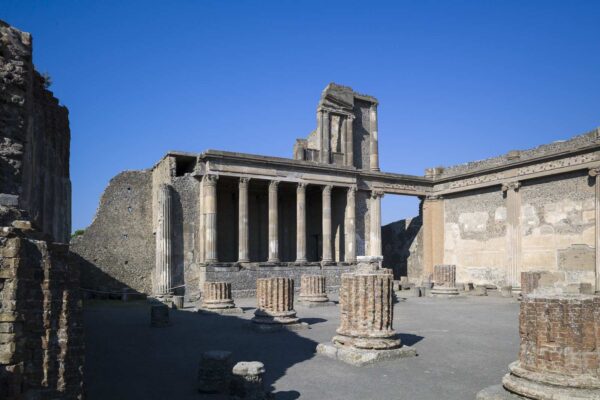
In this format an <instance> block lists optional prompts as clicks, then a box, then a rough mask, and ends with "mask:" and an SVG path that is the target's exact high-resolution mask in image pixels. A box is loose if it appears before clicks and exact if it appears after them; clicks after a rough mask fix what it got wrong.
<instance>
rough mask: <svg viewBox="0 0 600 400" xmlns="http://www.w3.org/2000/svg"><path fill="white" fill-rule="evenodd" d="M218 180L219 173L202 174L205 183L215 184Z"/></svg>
mask: <svg viewBox="0 0 600 400" xmlns="http://www.w3.org/2000/svg"><path fill="white" fill-rule="evenodd" d="M218 180H219V175H214V174H208V175H204V178H203V179H202V181H203V182H204V184H205V185H216V184H217V181H218Z"/></svg>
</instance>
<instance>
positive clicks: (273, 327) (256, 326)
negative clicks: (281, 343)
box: [250, 321, 310, 333]
mask: <svg viewBox="0 0 600 400" xmlns="http://www.w3.org/2000/svg"><path fill="white" fill-rule="evenodd" d="M250 328H251V329H253V330H255V331H257V332H267V333H268V332H278V331H282V330H289V331H298V330H302V329H310V325H308V324H307V323H306V322H297V323H293V324H260V323H256V322H253V321H250Z"/></svg>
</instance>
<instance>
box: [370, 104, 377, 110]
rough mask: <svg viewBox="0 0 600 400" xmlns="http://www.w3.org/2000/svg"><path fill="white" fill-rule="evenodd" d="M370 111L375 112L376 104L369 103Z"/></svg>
mask: <svg viewBox="0 0 600 400" xmlns="http://www.w3.org/2000/svg"><path fill="white" fill-rule="evenodd" d="M370 109H371V111H377V103H371V107H370Z"/></svg>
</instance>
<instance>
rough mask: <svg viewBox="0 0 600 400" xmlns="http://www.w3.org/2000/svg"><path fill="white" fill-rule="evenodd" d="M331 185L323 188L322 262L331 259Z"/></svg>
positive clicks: (330, 260)
mask: <svg viewBox="0 0 600 400" xmlns="http://www.w3.org/2000/svg"><path fill="white" fill-rule="evenodd" d="M331 189H332V186H331V185H327V186H325V187H324V188H323V257H322V262H324V263H328V262H332V261H333V256H332V254H333V253H332V246H331Z"/></svg>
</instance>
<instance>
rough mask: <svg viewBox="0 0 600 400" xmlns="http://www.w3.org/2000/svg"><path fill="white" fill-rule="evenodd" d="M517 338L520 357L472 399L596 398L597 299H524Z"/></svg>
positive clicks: (599, 391)
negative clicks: (505, 372) (496, 379)
mask: <svg viewBox="0 0 600 400" xmlns="http://www.w3.org/2000/svg"><path fill="white" fill-rule="evenodd" d="M519 334H520V336H521V345H520V349H519V359H518V360H517V361H515V362H514V363H512V364H510V365H509V373H508V374H506V375H505V376H504V378H503V379H502V385H496V386H492V387H489V388H487V389H484V390H482V391H481V392H479V393H478V394H477V399H481V400H484V399H485V400H492V399H494V400H496V399H497V400H501V399H538V400H555V399H599V398H600V368H599V367H600V347H599V346H598V345H597V343H598V342H599V341H600V297H598V296H592V295H582V294H574V295H564V294H543V295H537V294H534V295H525V296H523V300H522V302H521V312H520V314H519Z"/></svg>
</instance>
